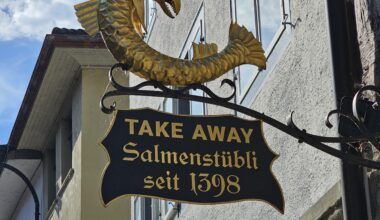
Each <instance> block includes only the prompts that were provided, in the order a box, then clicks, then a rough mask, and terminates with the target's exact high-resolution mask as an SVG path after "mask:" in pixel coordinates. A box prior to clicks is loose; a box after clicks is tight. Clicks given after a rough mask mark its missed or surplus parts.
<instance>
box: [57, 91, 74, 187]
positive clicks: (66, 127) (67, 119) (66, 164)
mask: <svg viewBox="0 0 380 220" xmlns="http://www.w3.org/2000/svg"><path fill="white" fill-rule="evenodd" d="M71 97H72V96H71V95H69V97H68V98H67V99H66V101H65V102H64V105H63V106H64V108H63V110H62V113H61V115H62V118H61V119H60V121H59V122H58V129H57V132H56V135H55V160H56V167H57V169H56V179H57V182H56V187H57V192H59V191H60V190H61V189H62V188H63V183H64V181H65V179H66V178H67V175H68V173H69V171H70V169H71V168H72V150H73V140H72V139H73V138H72V133H73V132H72V109H71V106H72V98H71Z"/></svg>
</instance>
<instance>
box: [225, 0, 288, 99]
mask: <svg viewBox="0 0 380 220" xmlns="http://www.w3.org/2000/svg"><path fill="white" fill-rule="evenodd" d="M231 1H232V5H233V9H234V10H233V13H232V20H233V21H236V22H237V23H238V24H240V25H244V26H245V27H247V29H248V30H249V31H251V32H252V33H253V34H254V35H255V37H256V38H257V39H258V40H259V41H260V42H261V43H262V46H263V49H264V51H265V55H266V56H267V58H268V60H269V59H271V56H272V52H273V51H274V49H275V47H276V45H277V44H278V41H279V39H280V37H281V36H282V35H283V33H284V30H285V25H283V24H282V22H283V21H284V20H286V19H287V16H285V12H286V11H287V10H286V8H288V4H287V3H286V2H287V0H231ZM261 72H263V71H259V70H258V68H257V67H255V66H252V65H242V66H240V67H239V68H237V69H236V74H237V78H238V87H239V97H238V98H239V100H242V99H243V98H244V96H245V95H246V93H247V92H248V90H249V89H250V87H252V84H253V82H254V81H255V80H256V79H257V78H260V79H259V80H261V81H263V79H262V78H263V77H262V76H260V74H262V73H261ZM266 72H268V71H266ZM265 74H266V73H265ZM261 83H262V82H261ZM256 86H257V85H256ZM255 89H257V90H258V88H255Z"/></svg>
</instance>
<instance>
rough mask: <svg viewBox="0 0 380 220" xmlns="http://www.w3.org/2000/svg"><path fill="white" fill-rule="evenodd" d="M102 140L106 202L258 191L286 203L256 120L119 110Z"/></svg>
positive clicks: (201, 199)
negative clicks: (127, 197)
mask: <svg viewBox="0 0 380 220" xmlns="http://www.w3.org/2000/svg"><path fill="white" fill-rule="evenodd" d="M102 144H103V146H104V147H105V148H106V149H107V152H108V154H109V155H110V164H109V165H108V167H107V169H106V171H105V173H104V176H103V185H102V197H103V200H104V202H105V203H106V204H107V203H109V202H110V201H111V200H113V199H115V198H117V197H119V196H121V195H125V194H127V195H136V194H137V195H145V196H153V197H160V198H166V199H170V200H177V201H186V202H190V203H204V204H210V203H212V204H216V203H225V202H231V201H239V200H249V199H257V200H263V201H268V202H269V203H270V204H272V205H273V206H274V207H276V208H277V209H278V210H281V211H283V208H284V201H283V196H282V192H281V189H280V186H279V184H278V182H277V181H276V179H275V177H274V176H273V174H272V172H271V165H272V162H273V161H274V159H275V158H276V157H277V155H275V154H274V153H273V152H272V151H271V150H270V149H269V147H268V146H267V144H266V142H265V139H264V137H263V134H262V123H261V121H246V120H243V119H239V118H236V117H233V116H210V117H193V116H180V115H172V114H167V113H162V112H157V111H154V110H151V109H142V110H128V111H117V113H116V114H115V119H114V122H113V125H112V127H111V130H110V131H109V133H108V134H107V136H106V137H105V139H104V140H103V142H102Z"/></svg>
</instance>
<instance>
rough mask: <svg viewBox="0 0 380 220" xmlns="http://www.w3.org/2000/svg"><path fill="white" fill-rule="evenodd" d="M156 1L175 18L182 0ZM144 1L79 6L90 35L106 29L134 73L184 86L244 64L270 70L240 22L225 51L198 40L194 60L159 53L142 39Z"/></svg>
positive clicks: (111, 45) (98, 0) (107, 0)
mask: <svg viewBox="0 0 380 220" xmlns="http://www.w3.org/2000/svg"><path fill="white" fill-rule="evenodd" d="M155 1H156V2H157V3H158V5H160V7H161V8H162V10H163V11H164V13H165V14H166V15H167V16H169V17H171V18H174V16H175V15H178V13H179V11H180V9H181V0H155ZM144 4H145V0H90V1H87V2H84V3H82V4H78V5H75V9H76V15H77V17H78V20H79V22H80V23H81V24H82V26H83V28H84V29H85V30H86V32H87V33H88V34H89V35H91V36H92V35H95V34H96V33H98V32H99V31H100V33H101V35H102V37H103V39H104V41H105V43H106V45H107V47H108V49H109V50H110V52H111V53H112V55H113V56H114V57H115V59H116V60H117V61H118V62H120V63H122V64H126V65H128V66H129V67H130V69H129V71H130V72H132V73H134V74H136V75H138V76H140V77H143V78H145V79H147V80H157V81H159V82H161V83H163V84H165V85H173V86H184V85H189V84H193V83H204V82H208V81H211V80H214V79H216V78H218V77H219V76H221V75H223V74H225V73H227V72H228V71H229V70H231V69H233V68H235V67H237V66H239V65H242V64H252V65H256V66H258V67H259V68H260V69H265V68H266V58H265V55H264V50H263V49H262V46H261V43H260V42H259V41H258V40H256V39H255V37H254V36H253V34H252V33H251V32H249V31H248V30H247V29H246V28H245V27H244V26H239V25H238V24H236V23H232V24H231V25H230V29H229V41H228V45H227V46H226V47H225V48H224V49H223V50H222V51H221V52H219V53H218V52H217V50H218V48H217V45H216V44H203V43H201V44H195V43H193V48H194V58H193V60H183V59H178V58H173V57H169V56H167V55H165V54H162V53H160V52H158V51H156V50H155V49H153V48H152V47H150V46H149V45H148V44H147V43H146V42H144V40H143V38H142V36H143V33H144V29H145V27H144V18H145V13H144V12H145V8H144V6H145V5H144ZM169 7H171V9H170V8H169ZM174 14H175V15H174Z"/></svg>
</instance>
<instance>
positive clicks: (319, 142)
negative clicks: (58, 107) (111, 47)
mask: <svg viewBox="0 0 380 220" xmlns="http://www.w3.org/2000/svg"><path fill="white" fill-rule="evenodd" d="M116 69H122V70H123V71H126V72H127V71H128V70H129V66H126V65H124V64H115V65H114V66H112V68H111V69H110V71H109V83H110V85H112V87H113V88H114V90H111V91H106V92H105V93H104V95H103V97H102V98H101V100H100V107H101V110H102V111H103V112H104V113H106V114H111V113H112V112H114V111H115V110H116V102H115V101H113V102H112V104H111V105H106V103H105V102H106V100H107V99H109V98H111V97H117V96H126V95H137V96H152V97H166V98H174V99H183V100H189V101H197V102H202V103H207V104H213V105H217V106H221V107H224V108H227V109H231V110H234V111H237V112H239V113H242V114H245V115H247V116H250V117H253V118H256V119H259V120H262V121H263V122H264V123H266V124H269V125H271V126H272V127H274V128H276V129H278V130H281V131H282V132H284V133H286V134H288V135H290V136H292V137H294V138H296V139H298V140H299V142H300V143H306V144H308V145H310V146H312V147H314V148H316V149H318V150H320V151H323V152H325V153H327V154H330V155H331V156H334V157H336V158H339V159H341V160H342V161H343V162H344V163H351V164H356V165H360V166H364V167H368V168H373V169H380V162H377V161H373V160H368V159H364V158H362V157H360V156H356V155H353V154H351V153H349V152H343V151H340V150H338V149H335V148H333V147H331V146H329V145H327V143H345V144H349V145H350V146H352V147H353V148H354V149H356V150H357V151H359V150H360V149H359V148H358V147H355V146H354V145H353V144H357V143H363V142H369V143H371V144H372V145H373V146H375V147H376V148H377V149H380V132H370V131H369V129H368V128H367V127H366V125H365V123H364V122H363V119H362V116H360V115H359V110H358V103H359V101H360V100H361V99H360V97H361V96H362V94H363V93H364V92H366V91H372V92H376V93H378V94H380V88H379V87H376V86H365V87H363V88H361V89H360V90H359V91H358V92H357V93H356V95H355V96H354V98H353V102H352V109H353V111H352V112H353V115H349V114H345V113H342V112H341V111H340V110H333V111H331V112H330V113H329V114H328V115H327V116H326V120H325V124H326V126H327V127H329V128H332V127H333V125H332V124H331V122H330V118H331V116H333V115H338V116H339V119H340V120H342V119H348V120H349V121H350V122H351V123H352V125H353V126H354V127H355V128H356V129H357V132H358V133H359V135H354V136H352V135H348V136H342V137H327V136H319V135H314V134H310V133H308V132H307V131H306V130H304V129H300V128H298V127H297V126H296V124H295V122H294V121H293V112H292V113H291V114H290V115H289V116H288V117H287V124H283V123H282V122H280V121H278V120H276V119H274V118H272V117H269V116H267V115H265V114H264V113H260V112H257V111H255V110H253V109H249V108H246V107H244V106H241V105H237V104H235V103H231V102H230V101H231V100H232V99H233V98H234V97H235V94H236V85H235V83H234V82H233V81H231V80H229V79H224V80H223V81H222V82H221V86H224V85H228V86H229V87H231V89H232V93H231V95H230V96H228V97H220V96H218V95H216V94H215V93H214V92H213V91H211V90H210V89H209V88H208V87H206V86H204V85H201V84H191V85H188V86H186V87H183V88H180V89H171V88H169V87H167V86H165V85H163V84H162V83H160V82H158V81H154V80H149V81H145V82H142V83H140V84H138V85H136V86H132V87H130V86H125V85H122V84H120V83H119V82H117V80H116V78H115V77H114V74H115V70H116ZM147 87H148V88H149V87H150V88H153V89H147ZM197 89H199V90H202V91H203V92H204V93H205V94H206V95H207V96H208V97H206V96H204V97H203V96H196V95H191V94H189V91H190V90H197ZM377 106H378V105H377ZM373 108H374V109H376V103H375V104H374V105H373ZM377 110H378V109H377Z"/></svg>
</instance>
